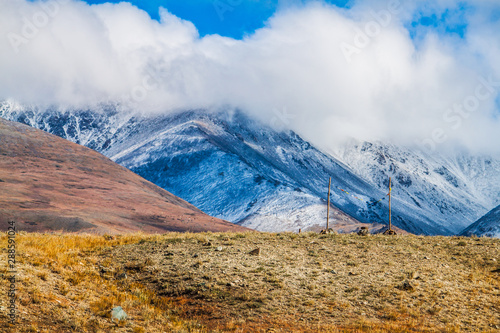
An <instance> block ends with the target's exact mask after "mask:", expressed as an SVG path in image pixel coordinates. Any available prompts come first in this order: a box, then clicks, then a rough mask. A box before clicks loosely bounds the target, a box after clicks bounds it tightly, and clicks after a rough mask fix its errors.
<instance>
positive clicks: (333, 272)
mask: <svg viewBox="0 0 500 333" xmlns="http://www.w3.org/2000/svg"><path fill="white" fill-rule="evenodd" d="M330 273H332V274H338V273H337V272H336V271H334V270H333V269H332V270H331V271H330Z"/></svg>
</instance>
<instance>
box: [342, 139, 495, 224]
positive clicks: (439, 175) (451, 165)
mask: <svg viewBox="0 0 500 333" xmlns="http://www.w3.org/2000/svg"><path fill="white" fill-rule="evenodd" d="M334 155H335V156H336V157H337V158H338V159H339V160H341V161H342V162H343V163H345V164H347V165H349V166H351V168H352V170H354V172H355V173H356V174H357V175H358V176H360V177H362V178H363V179H366V180H368V181H369V182H371V183H372V184H373V185H375V186H376V187H378V188H381V189H384V188H387V186H388V178H389V177H392V179H393V184H394V185H393V194H394V197H397V198H401V199H402V200H404V201H406V202H408V203H409V204H412V205H413V206H414V207H415V209H420V210H422V211H424V212H426V214H427V215H428V216H429V217H430V218H433V219H434V220H435V221H436V222H437V223H439V224H440V225H443V226H445V227H446V228H448V229H450V230H452V231H453V232H454V233H459V232H460V231H461V230H463V229H464V228H465V227H467V226H469V225H470V224H471V223H472V222H473V221H476V220H477V219H478V218H479V217H481V216H482V215H483V214H484V213H485V212H487V211H488V210H489V209H491V207H495V206H496V205H498V204H499V203H500V159H498V158H497V159H495V158H492V157H491V156H471V155H470V154H467V153H463V152H455V153H450V154H448V155H442V154H437V153H436V154H429V153H427V152H424V151H422V150H419V149H418V148H402V147H398V146H396V145H393V144H381V143H368V142H356V141H354V140H353V141H351V142H350V143H349V144H347V145H345V146H343V147H342V148H341V149H339V150H338V151H337V152H335V153H334Z"/></svg>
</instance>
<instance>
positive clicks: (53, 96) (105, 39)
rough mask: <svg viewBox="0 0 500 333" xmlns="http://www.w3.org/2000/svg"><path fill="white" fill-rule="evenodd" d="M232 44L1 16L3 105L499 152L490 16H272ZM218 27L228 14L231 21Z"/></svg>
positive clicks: (399, 12) (431, 11) (399, 7)
mask: <svg viewBox="0 0 500 333" xmlns="http://www.w3.org/2000/svg"><path fill="white" fill-rule="evenodd" d="M280 8H281V10H279V11H278V12H277V13H275V15H274V16H273V17H271V18H270V19H269V20H268V22H266V24H265V26H264V27H263V28H261V29H259V30H257V31H255V33H253V34H251V35H248V36H246V37H245V38H243V39H242V40H235V39H232V38H227V37H223V36H219V35H207V36H204V37H200V36H199V34H198V31H197V29H196V27H195V26H194V25H193V24H192V23H191V22H188V21H185V20H182V19H181V18H179V17H176V16H174V15H172V14H170V13H169V12H168V8H167V9H164V8H161V9H160V21H156V20H152V19H151V18H150V17H149V15H148V14H147V13H146V12H144V11H142V10H139V9H138V8H136V7H134V6H132V5H130V4H128V3H120V4H101V5H88V4H87V3H85V2H81V1H73V0H51V1H44V2H40V1H34V2H31V1H25V0H4V1H2V2H1V3H0V50H1V52H0V72H1V73H2V76H1V78H0V99H10V100H15V101H18V102H20V103H28V104H37V105H61V106H64V107H66V106H69V107H86V106H92V105H95V104H99V103H118V104H119V105H120V106H121V107H122V108H124V109H136V110H140V111H143V112H153V113H154V112H175V111H177V110H182V109H188V108H214V109H218V108H221V107H237V108H240V109H243V110H245V111H246V112H248V113H250V114H253V115H255V116H257V117H259V118H261V119H262V120H264V121H266V122H268V123H270V124H272V125H274V126H277V127H283V128H288V127H290V128H292V129H294V130H296V131H297V132H299V133H300V134H302V135H303V136H305V137H306V138H307V139H309V140H311V141H312V142H314V143H315V144H318V145H319V146H320V147H323V148H325V149H329V148H332V147H334V146H335V145H336V144H338V143H339V142H342V141H343V140H345V139H348V138H350V137H355V138H358V139H362V140H390V141H395V142H398V143H406V144H415V143H418V144H420V145H422V146H423V147H426V148H427V149H431V150H434V149H441V148H445V147H448V146H450V145H455V144H459V145H463V146H465V147H468V148H470V149H475V150H481V151H482V150H484V151H489V152H499V148H498V145H497V142H498V141H499V139H500V122H499V120H498V118H499V115H500V112H499V108H500V103H499V101H500V98H499V92H500V62H499V61H498V59H500V35H499V34H498V31H500V19H499V18H500V4H498V3H497V2H496V1H465V2H460V3H456V2H455V1H445V0H443V1H437V2H435V1H433V2H431V1H416V2H412V4H406V2H403V1H401V2H398V1H396V0H390V1H358V2H354V3H353V5H352V6H350V7H349V8H339V7H336V6H334V5H330V4H326V3H323V2H306V3H300V4H297V3H296V2H295V3H294V4H292V5H282V6H280ZM225 15H230V12H228V13H226V14H225Z"/></svg>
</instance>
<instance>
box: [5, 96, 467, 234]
mask: <svg viewBox="0 0 500 333" xmlns="http://www.w3.org/2000/svg"><path fill="white" fill-rule="evenodd" d="M0 116H2V117H5V118H8V119H11V120H16V121H20V122H24V123H27V124H29V125H31V126H34V127H37V128H41V129H44V130H47V131H49V132H51V133H54V134H57V135H60V136H62V137H64V138H67V139H69V140H71V141H74V142H78V143H81V144H84V145H86V146H88V147H91V148H93V149H95V150H98V151H100V152H101V153H103V154H105V155H106V156H108V157H110V158H112V159H113V160H115V161H116V162H118V163H119V164H121V165H123V166H125V167H127V168H129V169H131V170H132V171H134V172H136V173H138V174H139V175H141V176H143V177H144V178H146V179H148V180H150V181H152V182H153V183H155V184H157V185H159V186H160V187H163V188H165V189H167V190H168V191H170V192H172V193H173V194H175V195H177V196H180V197H181V198H183V199H185V200H187V201H189V202H191V203H192V204H194V205H195V206H197V207H199V208H200V209H202V210H203V211H205V212H207V213H208V214H210V215H213V216H216V217H220V218H223V219H226V220H229V221H232V222H238V223H241V224H243V225H245V226H250V227H254V228H257V229H258V230H274V231H279V230H296V229H297V228H302V229H305V228H307V227H314V226H317V225H323V224H324V218H325V210H326V204H325V200H324V198H325V197H326V191H327V186H326V185H327V181H328V177H330V176H331V177H332V183H333V186H332V189H333V191H332V197H331V199H332V203H333V205H334V206H335V207H338V208H339V209H340V210H342V211H343V212H345V213H347V214H348V215H345V214H343V213H342V212H340V211H335V214H336V215H335V214H332V216H335V217H336V218H337V219H343V220H348V219H352V218H351V217H350V216H352V217H354V218H356V219H357V220H359V221H361V222H381V223H386V222H387V220H388V214H387V200H382V201H381V202H378V203H376V204H375V201H377V200H378V199H380V198H384V197H385V195H386V193H387V189H386V188H384V186H379V184H378V183H374V184H370V183H368V182H366V181H365V180H363V178H364V177H365V176H366V175H364V174H363V173H360V174H359V175H355V174H354V172H353V171H352V170H355V171H356V172H358V171H359V170H357V165H356V163H352V164H351V168H352V170H351V169H350V168H348V167H347V166H346V165H345V164H349V162H355V161H356V160H355V159H352V160H351V161H347V163H345V164H344V163H341V162H339V161H338V160H336V159H335V158H333V157H331V156H329V155H327V154H324V153H323V152H321V151H319V150H317V149H316V148H314V147H313V146H311V144H309V143H308V142H306V141H304V140H303V139H301V138H300V137H299V136H298V135H297V134H295V133H293V132H291V131H289V132H277V131H274V130H273V129H271V128H270V127H268V126H266V125H263V124H261V123H259V122H256V121H254V120H251V119H249V118H247V117H246V116H245V115H244V114H242V113H240V112H220V113H216V114H214V113H206V112H202V111H196V112H195V111H190V112H183V113H179V114H176V115H162V116H156V117H146V116H140V115H133V114H127V113H123V112H118V111H116V110H115V109H114V108H112V107H107V108H102V110H97V111H96V110H62V111H61V110H38V109H36V108H24V107H21V106H16V105H13V104H12V103H11V104H9V103H4V104H3V105H2V107H1V108H0ZM358 164H359V165H363V164H362V163H361V162H359V163H358ZM360 176H363V177H360ZM382 176H383V174H380V180H379V181H380V182H383V179H382V178H383V177H382ZM367 179H370V181H372V179H371V178H367ZM401 181H402V182H403V183H404V179H402V180H401ZM374 185H377V186H374ZM339 188H341V189H345V190H346V191H348V192H349V193H350V195H347V194H346V193H345V192H342V191H340V190H339ZM395 191H397V190H396V189H395ZM411 197H417V198H419V197H418V193H415V194H414V193H411V192H410V191H409V192H408V196H406V197H405V196H403V195H401V196H396V197H395V198H394V201H393V222H394V224H395V225H397V226H399V227H401V228H402V229H405V230H407V231H410V232H414V233H419V234H451V233H453V232H454V231H451V230H456V229H458V228H455V226H454V225H453V224H450V223H448V221H447V220H446V218H445V217H444V216H445V215H446V214H447V213H448V210H447V209H446V207H449V206H450V205H449V204H447V205H448V206H446V207H443V208H442V211H440V212H439V214H438V216H437V218H436V217H435V216H434V214H435V211H430V212H429V211H427V210H426V209H425V208H422V207H418V205H417V204H416V203H415V202H413V199H411ZM358 198H360V199H362V200H359V199H358ZM435 199H436V205H438V204H440V203H439V198H438V196H437V195H436V198H435ZM441 199H443V200H447V198H446V196H445V194H444V193H443V198H441ZM420 200H422V201H423V200H424V199H422V198H420ZM419 203H420V202H419ZM453 203H454V202H453ZM471 203H472V204H474V205H477V203H476V202H475V201H471ZM420 205H421V206H422V203H420ZM468 213H469V214H470V215H472V214H473V213H472V212H468ZM464 216H465V213H464ZM353 222H354V220H353ZM333 223H335V222H334V221H333Z"/></svg>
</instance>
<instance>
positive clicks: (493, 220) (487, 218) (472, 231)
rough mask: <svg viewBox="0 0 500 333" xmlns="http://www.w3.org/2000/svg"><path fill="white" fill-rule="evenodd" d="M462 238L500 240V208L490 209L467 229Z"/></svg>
mask: <svg viewBox="0 0 500 333" xmlns="http://www.w3.org/2000/svg"><path fill="white" fill-rule="evenodd" d="M461 235H462V236H472V235H476V236H487V237H497V238H500V206H498V207H496V208H494V209H492V210H491V211H490V212H488V214H486V215H484V216H483V217H481V218H480V219H479V220H477V221H476V222H475V223H473V224H471V225H470V226H469V227H467V228H466V229H465V230H464V231H463V232H462V234H461Z"/></svg>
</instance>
